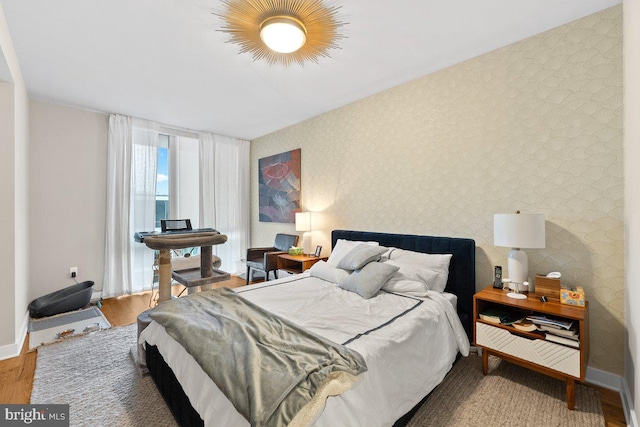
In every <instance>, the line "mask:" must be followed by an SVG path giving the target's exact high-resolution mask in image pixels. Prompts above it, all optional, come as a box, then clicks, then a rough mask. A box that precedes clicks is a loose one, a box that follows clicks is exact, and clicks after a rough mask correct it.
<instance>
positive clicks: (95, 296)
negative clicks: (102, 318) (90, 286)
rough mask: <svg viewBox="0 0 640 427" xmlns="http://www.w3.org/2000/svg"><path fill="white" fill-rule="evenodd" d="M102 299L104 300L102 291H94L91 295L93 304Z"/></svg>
mask: <svg viewBox="0 0 640 427" xmlns="http://www.w3.org/2000/svg"><path fill="white" fill-rule="evenodd" d="M101 299H102V291H96V290H94V291H93V293H92V294H91V302H97V301H100V300H101Z"/></svg>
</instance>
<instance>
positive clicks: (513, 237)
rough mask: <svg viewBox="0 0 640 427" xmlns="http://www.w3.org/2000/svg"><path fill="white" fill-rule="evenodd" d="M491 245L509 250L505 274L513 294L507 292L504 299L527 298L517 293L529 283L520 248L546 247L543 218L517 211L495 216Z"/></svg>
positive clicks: (526, 258) (525, 255) (540, 215)
mask: <svg viewBox="0 0 640 427" xmlns="http://www.w3.org/2000/svg"><path fill="white" fill-rule="evenodd" d="M493 244H494V245H496V246H503V247H507V248H511V250H510V251H509V258H508V260H507V271H508V273H509V279H510V280H511V283H512V284H514V285H515V291H516V292H515V293H513V292H510V293H508V294H507V296H509V297H511V298H518V299H524V298H526V296H524V295H522V294H519V293H518V287H519V285H521V284H523V283H525V282H527V281H528V280H529V271H528V270H529V266H528V263H529V259H528V257H527V254H526V253H525V252H524V251H522V250H520V248H535V249H538V248H544V247H545V232H544V214H521V213H520V211H516V213H514V214H494V215H493Z"/></svg>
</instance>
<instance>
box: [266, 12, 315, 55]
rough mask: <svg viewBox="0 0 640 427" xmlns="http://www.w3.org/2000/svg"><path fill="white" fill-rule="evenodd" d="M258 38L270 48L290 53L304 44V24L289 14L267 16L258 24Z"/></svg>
mask: <svg viewBox="0 0 640 427" xmlns="http://www.w3.org/2000/svg"><path fill="white" fill-rule="evenodd" d="M260 39H262V41H263V42H264V44H266V45H267V47H268V48H269V49H271V50H275V51H276V52H280V53H291V52H295V51H296V50H298V49H300V48H301V47H302V46H304V43H305V42H306V41H307V31H306V30H305V28H304V25H303V24H302V23H301V22H299V21H298V20H296V19H293V18H291V17H289V16H274V17H272V18H267V19H265V21H264V22H263V23H262V25H260Z"/></svg>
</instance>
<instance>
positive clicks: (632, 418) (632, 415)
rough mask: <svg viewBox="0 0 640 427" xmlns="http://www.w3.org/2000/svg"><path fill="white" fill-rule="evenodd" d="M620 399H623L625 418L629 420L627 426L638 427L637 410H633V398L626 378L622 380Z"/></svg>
mask: <svg viewBox="0 0 640 427" xmlns="http://www.w3.org/2000/svg"><path fill="white" fill-rule="evenodd" d="M620 398H621V399H622V409H623V411H624V417H625V419H626V420H627V425H628V426H630V427H638V418H637V417H636V411H635V409H633V398H632V396H631V392H630V391H629V384H627V381H626V380H625V379H624V378H622V390H621V391H620Z"/></svg>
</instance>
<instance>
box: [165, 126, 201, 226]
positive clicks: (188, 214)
mask: <svg viewBox="0 0 640 427" xmlns="http://www.w3.org/2000/svg"><path fill="white" fill-rule="evenodd" d="M199 146H200V143H199V141H198V139H196V138H189V137H185V136H171V137H170V138H169V165H170V166H169V171H170V172H169V194H170V196H169V203H170V208H169V216H170V217H171V219H186V218H188V219H190V220H191V224H192V226H193V227H194V228H197V227H198V224H199V223H200V208H199V195H198V191H199V190H198V189H199V186H200V184H199V183H200V178H199V172H200V167H199Z"/></svg>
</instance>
